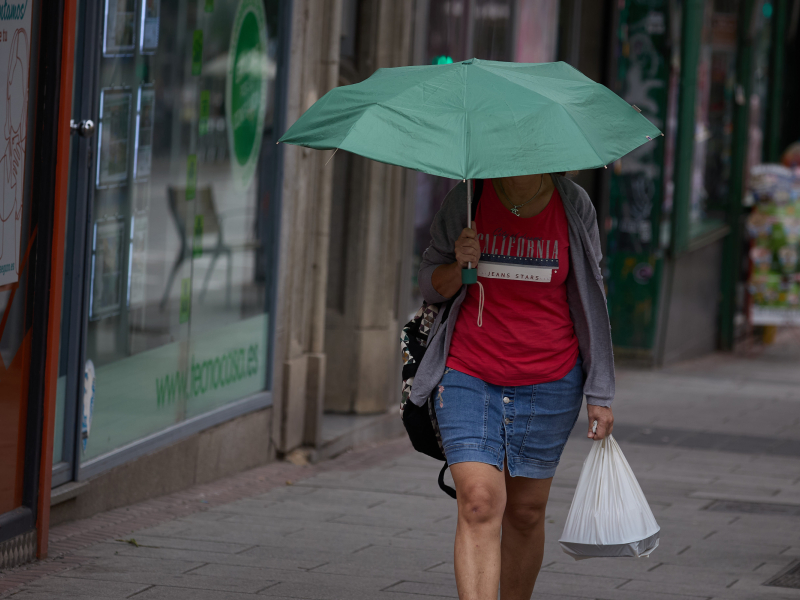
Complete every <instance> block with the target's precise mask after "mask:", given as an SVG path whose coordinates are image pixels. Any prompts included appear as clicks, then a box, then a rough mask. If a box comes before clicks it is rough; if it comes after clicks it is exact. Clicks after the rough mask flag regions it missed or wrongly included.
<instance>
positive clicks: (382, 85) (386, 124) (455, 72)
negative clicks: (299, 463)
mask: <svg viewBox="0 0 800 600" xmlns="http://www.w3.org/2000/svg"><path fill="white" fill-rule="evenodd" d="M660 134H661V132H660V131H659V130H658V129H657V128H656V127H655V126H654V125H653V124H652V123H650V121H648V120H647V119H646V118H645V117H644V116H642V115H641V114H640V113H639V111H638V110H637V109H635V108H634V107H633V106H631V105H630V104H628V103H627V102H625V101H624V100H623V99H622V98H620V97H619V96H617V95H616V94H615V93H613V92H612V91H611V90H609V89H608V88H606V87H605V86H603V85H600V84H599V83H595V82H594V81H592V80H591V79H589V78H588V77H586V76H585V75H583V74H582V73H581V72H580V71H578V70H576V69H574V68H572V67H571V66H569V65H567V64H566V63H563V62H557V63H536V64H523V63H506V62H498V61H488V60H478V59H471V60H466V61H464V62H460V63H455V64H451V65H431V66H419V67H398V68H394V69H378V70H377V71H376V72H375V73H374V74H373V75H372V76H371V77H370V78H369V79H366V80H365V81H362V82H361V83H356V84H354V85H348V86H343V87H339V88H335V89H333V90H331V91H330V92H328V93H327V94H325V95H324V96H323V97H322V98H320V99H319V100H318V101H317V102H316V103H315V104H314V105H313V106H312V107H311V108H309V109H308V111H306V113H305V114H303V116H301V117H300V118H299V119H298V120H297V121H296V122H295V123H294V125H292V126H291V127H290V128H289V130H288V131H287V132H286V134H285V135H284V136H283V137H282V138H281V139H280V141H281V142H286V143H289V144H297V145H300V146H307V147H309V148H316V149H319V150H330V149H334V148H341V149H343V150H347V151H349V152H354V153H355V154H359V155H361V156H366V157H367V158H371V159H373V160H377V161H380V162H384V163H388V164H392V165H400V166H402V167H408V168H410V169H416V170H418V171H422V172H423V173H430V174H432V175H440V176H442V177H450V178H453V179H486V178H494V177H510V176H514V175H530V174H535V173H555V172H560V171H571V170H577V169H592V168H597V167H602V166H605V165H607V164H608V163H610V162H612V161H614V160H616V159H618V158H620V157H621V156H624V155H625V154H627V153H628V152H630V151H631V150H634V149H636V148H638V147H639V146H641V145H642V144H645V143H647V142H648V141H649V140H650V139H652V138H654V137H656V136H658V135H660Z"/></svg>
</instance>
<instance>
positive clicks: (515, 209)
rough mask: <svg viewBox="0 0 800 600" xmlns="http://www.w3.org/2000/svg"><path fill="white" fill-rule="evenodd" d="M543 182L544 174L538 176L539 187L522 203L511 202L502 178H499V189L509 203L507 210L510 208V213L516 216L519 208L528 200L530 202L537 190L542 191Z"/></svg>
mask: <svg viewBox="0 0 800 600" xmlns="http://www.w3.org/2000/svg"><path fill="white" fill-rule="evenodd" d="M543 183H544V174H542V175H540V176H539V189H538V190H536V193H535V194H534V195H533V196H531V198H530V199H528V200H526V201H525V202H523V203H522V204H514V203H513V202H511V196H509V195H508V192H506V186H505V185H503V180H502V179H501V180H500V189H501V190H503V195H504V196H505V197H506V200H508V203H509V204H510V205H511V208H509V209H508V210H510V211H511V213H512V214H513V215H514V216H517V217H518V216H519V209H520V208H522V207H523V206H525V205H526V204H528V203H529V202H532V201H533V199H534V198H536V196H538V195H539V192H541V191H542V184H543Z"/></svg>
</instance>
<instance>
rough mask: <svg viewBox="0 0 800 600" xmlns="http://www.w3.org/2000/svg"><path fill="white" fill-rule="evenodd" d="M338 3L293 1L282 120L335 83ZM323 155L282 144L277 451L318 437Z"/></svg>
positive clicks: (326, 192)
mask: <svg viewBox="0 0 800 600" xmlns="http://www.w3.org/2000/svg"><path fill="white" fill-rule="evenodd" d="M341 10H342V2H341V0H294V2H293V8H292V25H291V44H290V46H291V48H290V56H289V77H288V89H287V115H286V122H287V126H288V125H291V124H292V123H294V121H296V120H297V118H298V117H299V116H300V115H301V114H302V113H303V112H305V111H306V110H307V109H308V107H310V106H311V105H312V104H313V103H314V102H315V101H316V100H317V99H318V98H320V97H321V96H322V95H323V94H325V93H326V92H327V91H328V90H330V89H331V88H333V87H334V86H336V85H337V79H338V70H339V66H338V61H339V36H340V28H341V20H342V19H341ZM330 156H331V152H318V151H313V150H309V149H306V148H299V147H297V146H288V145H287V146H286V147H285V148H284V169H283V189H282V212H281V232H280V249H279V265H278V307H277V311H276V314H275V315H274V317H273V327H275V350H274V351H275V357H274V365H275V368H274V371H273V372H274V378H273V398H274V422H273V438H274V439H275V443H276V447H277V449H278V451H279V452H288V451H289V450H291V449H293V448H295V447H297V446H299V445H301V444H303V443H305V444H312V445H313V444H315V443H316V442H317V439H315V438H317V437H318V429H319V427H318V419H317V417H316V415H317V414H318V413H319V412H320V410H319V407H320V406H321V396H322V392H321V390H322V389H324V376H325V360H324V356H322V352H323V349H324V336H325V290H326V285H327V276H328V270H327V255H328V245H329V241H328V238H329V222H330V193H331V175H332V166H331V164H330V163H328V164H327V165H326V163H327V161H328V159H329V158H330ZM309 405H311V410H309ZM307 416H308V423H306V418H307Z"/></svg>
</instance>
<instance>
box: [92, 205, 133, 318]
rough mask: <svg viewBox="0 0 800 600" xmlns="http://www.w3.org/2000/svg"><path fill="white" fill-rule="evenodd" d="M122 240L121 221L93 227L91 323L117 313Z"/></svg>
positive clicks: (122, 226) (119, 293)
mask: <svg viewBox="0 0 800 600" xmlns="http://www.w3.org/2000/svg"><path fill="white" fill-rule="evenodd" d="M124 237H125V226H124V223H123V221H122V220H121V219H111V220H108V221H101V222H97V223H95V224H94V235H93V236H92V279H91V282H90V290H89V294H90V296H91V303H90V305H89V318H90V319H92V320H97V319H102V318H103V317H107V316H109V315H111V314H116V313H118V312H119V309H120V297H121V293H122V286H121V284H122V252H123V246H122V245H123V243H124Z"/></svg>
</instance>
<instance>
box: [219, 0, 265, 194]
mask: <svg viewBox="0 0 800 600" xmlns="http://www.w3.org/2000/svg"><path fill="white" fill-rule="evenodd" d="M225 113H226V114H225V116H226V118H227V120H228V145H229V146H230V149H231V165H232V169H233V179H234V182H235V183H236V186H237V187H238V188H239V189H247V188H248V187H250V183H251V182H252V180H253V175H255V172H256V165H257V164H258V155H259V152H260V151H261V136H262V131H263V129H264V117H265V115H266V113H267V17H266V15H265V14H264V6H263V3H262V2H261V0H242V2H241V3H240V4H239V9H238V10H237V11H236V18H235V19H234V21H233V31H232V32H231V46H230V50H229V52H228V79H227V82H226V86H225Z"/></svg>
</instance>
